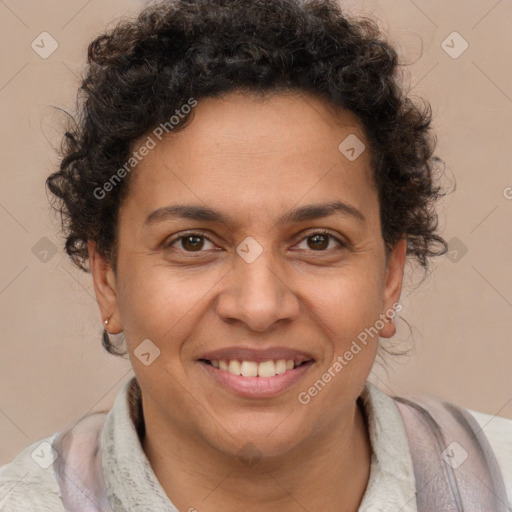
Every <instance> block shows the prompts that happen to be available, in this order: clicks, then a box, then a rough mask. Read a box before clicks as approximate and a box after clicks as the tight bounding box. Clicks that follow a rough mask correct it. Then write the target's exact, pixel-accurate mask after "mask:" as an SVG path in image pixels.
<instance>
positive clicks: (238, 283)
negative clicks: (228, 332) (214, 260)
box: [218, 241, 299, 331]
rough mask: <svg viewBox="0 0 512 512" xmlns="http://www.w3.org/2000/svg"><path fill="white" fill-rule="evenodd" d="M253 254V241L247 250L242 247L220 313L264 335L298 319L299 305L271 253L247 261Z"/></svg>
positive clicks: (263, 251)
mask: <svg viewBox="0 0 512 512" xmlns="http://www.w3.org/2000/svg"><path fill="white" fill-rule="evenodd" d="M244 249H245V250H246V253H244V252H243V250H244ZM247 249H248V250H247ZM261 249H263V248H261ZM254 250H255V247H254V246H252V247H251V241H249V242H248V246H244V243H242V244H240V246H239V248H238V251H237V252H239V254H240V255H239V254H236V256H235V259H234V262H233V269H232V272H231V273H230V274H231V279H230V285H229V289H228V290H225V293H224V294H223V297H221V299H220V301H219V304H218V312H219V314H220V315H221V316H222V317H223V318H224V319H226V320H227V319H237V320H240V321H242V322H244V323H245V324H246V325H247V326H248V327H250V328H251V329H252V330H258V331H262V330H266V329H268V328H269V327H270V326H271V325H272V324H273V323H275V322H276V321H278V320H281V319H285V318H288V319H291V318H293V317H295V316H296V315H297V314H298V310H299V305H298V300H297V298H296V297H295V295H294V293H293V290H292V289H291V287H290V285H289V284H287V283H286V282H285V281H284V280H283V277H282V276H281V275H280V274H281V272H280V271H279V264H278V262H277V261H276V258H275V257H274V255H273V254H272V251H271V250H270V249H267V248H266V249H264V250H261V252H260V254H259V255H258V256H257V257H256V258H255V259H254V260H252V259H251V258H246V257H245V255H244V254H250V252H251V251H254ZM253 254H254V253H253Z"/></svg>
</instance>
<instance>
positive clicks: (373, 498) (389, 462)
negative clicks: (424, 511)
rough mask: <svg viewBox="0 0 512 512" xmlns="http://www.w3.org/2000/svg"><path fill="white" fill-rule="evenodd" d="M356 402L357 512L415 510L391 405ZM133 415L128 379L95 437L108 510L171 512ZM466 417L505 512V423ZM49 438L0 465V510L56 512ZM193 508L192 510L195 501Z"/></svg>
mask: <svg viewBox="0 0 512 512" xmlns="http://www.w3.org/2000/svg"><path fill="white" fill-rule="evenodd" d="M362 399H363V405H364V409H365V412H366V415H367V417H368V429H369V434H370V442H371V445H372V450H373V454H372V460H371V470H370V478H369V481H368V486H367V489H366V492H365V494H364V496H363V500H362V503H361V506H360V508H359V511H358V512H417V508H416V501H415V492H416V488H415V480H414V471H413V466H412V460H411V455H410V453H409V447H408V442H407V437H406V434H405V429H404V425H403V421H402V418H401V415H400V413H399V411H398V409H397V406H396V405H395V402H394V401H393V399H392V398H390V397H389V396H388V395H386V394H385V393H384V392H383V391H381V390H380V389H378V388H377V387H375V386H374V385H372V384H371V383H367V384H366V386H365V388H364V391H363V393H362ZM139 411H140V395H139V391H138V385H137V383H136V381H135V378H132V379H131V380H130V381H128V382H127V383H126V384H125V386H124V387H123V388H122V389H121V390H120V392H119V394H118V396H117V398H116V400H115V403H114V406H113V408H112V409H111V411H110V412H109V413H108V415H107V417H106V421H105V425H104V428H103V431H102V433H101V442H102V447H103V452H102V465H103V474H104V478H105V484H106V487H107V490H108V494H109V500H110V503H111V507H112V509H113V510H114V511H115V512H148V511H151V512H164V511H165V512H178V510H177V509H176V507H174V505H173V504H172V502H171V501H170V500H169V498H168V497H167V495H166V494H165V492H164V490H163V488H162V486H161V485H160V483H159V482H158V480H157V478H156V476H155V474H154V472H153V470H152V468H151V465H150V464H149V461H148V459H147V457H146V455H145V453H144V451H143V449H142V446H141V443H140V440H139V436H138V434H137V428H136V426H137V425H139V424H140V420H141V418H140V413H139ZM469 412H471V414H473V416H474V417H475V418H476V420H477V421H478V423H479V424H480V426H481V427H482V429H483V430H484V432H485V434H486V436H487V438H488V440H489V443H490V445H491V447H492V448H493V450H494V452H495V455H496V459H497V461H498V464H499V466H500V469H501V470H502V474H503V480H504V482H505V487H506V489H507V495H508V500H509V503H508V507H509V509H510V510H511V511H512V420H508V419H505V418H500V417H493V416H491V415H488V414H483V413H477V412H474V411H469ZM56 435H57V434H54V435H53V436H50V437H48V438H45V439H42V440H39V441H36V442H34V443H32V444H31V445H29V446H28V447H27V448H25V449H24V450H23V451H22V452H21V453H20V454H19V455H18V456H17V457H16V458H15V459H14V460H13V461H12V462H11V463H9V464H7V465H4V466H2V467H0V511H2V512H25V511H27V512H29V511H30V512H64V510H65V509H64V507H63V505H62V502H61V500H60V497H59V488H58V485H57V482H56V480H55V476H54V472H53V468H52V466H51V465H50V466H49V467H48V468H47V469H44V468H42V467H40V465H38V464H37V463H36V462H35V460H36V459H37V456H36V455H37V454H42V453H43V452H42V451H41V450H43V451H44V450H47V446H46V445H43V447H41V443H42V442H47V443H49V445H51V444H52V442H53V440H54V438H55V436H56ZM33 452H34V458H33V456H32V454H33ZM76 484H77V485H78V486H79V485H80V482H76ZM191 506H193V504H192V505H191ZM196 508H197V509H200V504H199V503H198V504H196ZM182 512H184V511H182ZM482 512H483V511H482Z"/></svg>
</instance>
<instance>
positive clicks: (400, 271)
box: [379, 237, 407, 338]
mask: <svg viewBox="0 0 512 512" xmlns="http://www.w3.org/2000/svg"><path fill="white" fill-rule="evenodd" d="M406 254H407V238H406V237H403V238H401V239H400V240H399V241H398V242H397V243H396V244H395V246H394V247H393V250H392V251H391V254H390V255H389V260H388V264H387V270H386V283H385V289H384V301H383V304H382V306H383V311H382V319H383V321H384V327H383V328H382V329H380V332H379V335H380V336H381V337H382V338H391V337H392V336H394V335H395V333H396V325H395V317H396V315H397V314H398V311H400V308H397V304H398V303H399V301H400V295H401V293H402V282H403V277H404V268H405V261H406ZM388 315H389V316H388Z"/></svg>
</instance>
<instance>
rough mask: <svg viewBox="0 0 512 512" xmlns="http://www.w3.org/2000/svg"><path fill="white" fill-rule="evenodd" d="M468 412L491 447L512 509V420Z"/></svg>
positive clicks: (469, 410)
mask: <svg viewBox="0 0 512 512" xmlns="http://www.w3.org/2000/svg"><path fill="white" fill-rule="evenodd" d="M467 411H468V412H469V413H470V414H471V415H472V416H473V417H474V418H475V419H476V421H477V422H478V424H479V425H480V428H481V429H482V431H483V432H484V434H485V437H486V438H487V440H488V441H489V444H490V445H491V448H492V450H493V452H494V455H495V457H496V460H497V461H498V465H499V467H500V469H501V473H502V475H503V481H504V483H505V488H506V489H507V496H508V501H509V504H508V505H509V507H510V506H512V420H510V419H507V418H502V417H500V416H492V415H491V414H486V413H483V412H477V411H472V410H471V409H467Z"/></svg>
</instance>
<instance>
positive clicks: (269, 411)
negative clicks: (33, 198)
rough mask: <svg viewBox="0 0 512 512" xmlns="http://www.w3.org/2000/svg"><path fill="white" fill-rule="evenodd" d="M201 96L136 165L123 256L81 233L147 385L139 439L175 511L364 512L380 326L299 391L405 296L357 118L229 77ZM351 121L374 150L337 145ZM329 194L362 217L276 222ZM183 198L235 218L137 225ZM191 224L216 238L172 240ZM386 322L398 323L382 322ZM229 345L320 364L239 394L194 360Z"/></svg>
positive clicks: (115, 325) (389, 329)
mask: <svg viewBox="0 0 512 512" xmlns="http://www.w3.org/2000/svg"><path fill="white" fill-rule="evenodd" d="M194 110H195V113H194V118H193V119H192V121H191V122H190V124H188V125H187V126H186V127H185V128H184V129H183V130H181V131H177V132H175V133H171V134H170V135H169V136H167V137H166V138H165V139H164V140H163V141H162V142H160V143H158V145H157V146H156V147H155V148H154V149H152V150H151V151H150V152H149V154H148V155H147V156H146V157H145V158H144V159H143V160H142V161H141V162H140V163H139V165H138V166H137V169H136V171H134V174H133V176H132V180H131V183H130V188H129V192H128V194H127V197H126V199H125V200H124V202H123V204H122V206H121V209H120V217H119V245H118V255H117V268H116V272H114V271H113V270H112V268H111V265H110V263H109V262H108V261H106V260H105V259H103V258H102V257H101V256H100V255H99V254H98V252H97V250H96V246H95V244H94V242H90V243H89V254H90V261H91V268H92V270H93V278H94V286H95V290H96V295H97V299H98V302H99V306H100V309H101V311H102V313H103V315H104V316H103V319H104V318H107V317H110V321H109V331H110V332H111V333H118V332H121V331H123V332H124V335H125V338H126V343H127V347H128V350H129V354H130V359H131V363H132V365H133V369H134V372H135V375H136V377H137V380H138V382H139V384H140V387H141V389H142V396H143V411H144V418H145V422H146V437H145V439H144V442H143V448H144V451H145V453H146V454H147V457H148V459H149V461H150V463H151V465H152V467H153V469H154V471H155V474H156V476H157V478H158V480H159V481H160V483H161V484H162V487H163V488H164V490H165V491H166V493H167V495H168V496H169V497H170V499H171V500H172V501H173V503H174V504H175V505H176V506H177V507H178V509H179V510H184V511H186V510H194V509H196V510H200V511H201V512H210V511H218V510H223V511H228V512H231V511H233V512H234V511H235V510H236V511H238V510H240V506H241V504H243V509H244V510H246V511H249V512H251V511H261V510H267V511H278V510H279V511H280V512H283V511H285V512H286V511H297V510H341V511H346V512H354V511H356V510H357V509H358V507H359V504H360V502H361V499H362V496H363V494H364V491H365V489H366V486H367V483H368V477H369V472H370V457H371V446H370V442H369V438H368V432H367V426H366V422H365V419H364V415H363V414H362V410H361V407H360V405H359V402H358V400H357V398H358V396H359V395H360V393H361V391H362V389H363V387H364V385H365V382H366V379H367V377H368V375H369V372H370V371H371V368H372V365H373V363H374V360H375V356H376V352H377V347H378V343H379V339H378V338H379V337H378V336H374V337H373V338H369V340H368V343H367V345H366V346H363V347H362V350H361V351H360V352H359V353H358V354H357V355H355V356H354V358H353V359H352V360H351V361H350V362H349V363H348V364H347V365H346V366H345V367H344V368H343V370H342V371H341V372H339V373H337V374H336V377H335V378H333V379H332V380H331V382H329V384H328V385H327V386H325V388H324V389H322V391H321V392H320V393H318V394H317V395H316V396H315V397H314V398H312V399H311V401H310V402H309V403H308V404H307V405H303V404H301V403H300V402H299V401H298V399H297V395H298V393H299V392H301V391H307V389H308V388H309V387H310V386H311V385H312V384H313V383H314V382H315V381H317V380H318V379H319V378H321V376H322V374H323V373H324V372H326V371H327V370H328V369H329V368H330V367H332V366H333V363H334V362H335V361H336V358H337V357H338V356H339V355H343V354H344V353H345V352H346V351H347V350H348V349H349V347H350V345H351V343H352V341H353V340H356V339H357V336H358V334H359V333H361V332H362V331H363V330H364V329H365V328H368V327H371V326H373V325H375V322H376V320H378V319H379V315H381V314H384V313H385V312H386V311H387V310H390V308H392V307H393V305H394V304H396V303H397V302H398V301H399V298H400V292H401V287H402V278H403V270H404V263H405V255H406V242H405V238H404V239H402V240H401V241H400V242H398V243H397V244H396V246H395V247H394V248H393V250H392V252H391V254H390V255H389V258H388V259H386V253H385V246H384V241H383V239H382V235H381V225H380V216H379V203H378V196H377V191H376V189H375V186H374V182H373V179H372V175H371V171H370V153H369V150H368V148H369V143H368V141H367V138H366V136H365V134H364V130H363V128H362V125H361V123H360V122H359V120H358V119H357V117H356V116H354V115H353V114H352V113H350V112H348V111H346V110H337V111H335V110H333V109H332V108H331V107H329V106H328V105H327V104H326V103H325V102H324V101H323V100H321V99H318V98H316V97H313V96H310V95H306V94H285V93H279V94H274V95H267V96H265V97H264V98H259V97H256V96H254V95H248V94H247V93H246V94H242V93H239V92H236V93H230V94H228V95H226V96H224V97H223V98H215V99H204V100H201V101H200V102H199V104H198V106H197V107H196V108H195V109H194ZM350 134H355V135H356V136H357V137H358V138H359V139H360V140H361V141H363V143H364V144H365V145H366V148H367V149H366V150H365V151H364V152H363V153H362V154H361V155H360V156H359V157H358V158H357V159H356V160H354V161H349V160H348V159H347V158H346V157H345V156H344V155H343V154H342V153H341V152H340V151H339V150H338V146H339V144H340V143H341V142H342V141H343V140H344V139H345V138H346V137H347V136H348V135H350ZM331 201H343V202H344V203H346V204H348V205H351V206H352V207H354V208H357V210H359V211H360V213H361V214H362V215H363V216H364V221H361V220H359V219H358V218H357V217H355V216H353V215H348V214H339V213H338V214H332V215H329V216H325V217H322V218H317V219H311V220H302V221H300V222H294V223H291V224H282V225H281V224H278V223H277V219H278V218H279V217H280V216H281V215H283V214H284V213H285V212H287V211H289V210H291V209H294V208H297V207H300V206H304V205H310V204H320V203H328V202H331ZM173 204H190V205H197V206H207V207H209V208H213V209H215V210H219V211H221V212H222V213H224V214H225V215H228V216H229V217H231V219H232V221H233V223H232V224H231V223H230V224H227V225H224V224H222V223H218V222H210V221H203V220H187V219H182V218H165V219H163V218H161V219H160V221H158V222H154V223H149V224H147V223H145V220H146V218H147V217H148V215H149V214H150V213H151V212H153V211H154V210H156V209H158V208H162V207H166V206H169V205H173ZM318 229H325V230H328V231H329V233H330V234H332V235H333V236H334V237H336V238H337V239H339V240H340V241H342V242H344V243H345V246H343V245H341V244H340V243H338V242H336V240H335V239H330V241H329V242H328V240H329V238H325V239H321V240H320V242H321V243H319V244H318V245H320V246H321V248H318V245H315V244H314V243H311V242H312V237H311V235H312V234H313V233H315V231H317V230H318ZM186 230H194V231H200V232H202V233H203V234H204V235H206V236H207V237H209V238H210V240H211V242H210V241H208V240H206V239H202V238H200V239H199V240H192V241H193V242H196V245H195V246H194V245H193V244H190V243H188V244H187V242H186V240H182V241H180V240H177V241H176V240H174V241H173V239H174V238H175V237H176V236H179V235H180V234H184V233H183V232H185V231H186ZM247 236H251V237H253V238H254V239H255V240H256V241H257V242H258V243H259V244H260V246H261V247H262V248H263V252H262V253H261V255H260V256H259V257H258V258H257V259H256V260H255V261H254V262H252V263H250V264H249V263H247V262H246V261H244V260H243V259H242V258H241V257H240V256H239V255H238V254H237V253H236V248H237V246H239V245H240V244H241V242H242V241H243V240H244V239H245V238H246V237H247ZM166 242H168V243H170V244H172V245H169V244H168V247H167V248H165V247H164V245H165V243H166ZM189 242H190V239H189ZM197 242H199V244H197ZM327 242H328V243H327ZM183 244H185V245H183ZM197 245H199V249H197V248H196V249H195V250H194V247H197ZM191 247H192V248H191ZM394 334H395V325H394V323H393V322H392V321H387V322H385V323H384V326H383V327H382V329H380V332H379V335H380V336H381V337H384V338H389V337H391V336H393V335H394ZM145 339H150V340H151V341H152V342H153V343H154V344H155V345H156V346H157V347H158V349H159V350H160V356H159V357H158V358H157V359H155V361H154V362H153V363H152V364H150V365H149V366H145V365H144V364H142V363H141V362H140V361H139V359H138V358H137V357H135V356H134V353H133V352H134V350H135V349H136V348H137V346H138V345H139V344H140V343H141V341H142V340H145ZM234 345H244V346H249V347H262V348H266V347H271V346H276V345H278V346H284V347H291V348H294V349H298V350H303V351H307V352H309V353H310V354H312V355H313V356H314V360H315V362H314V364H313V365H312V366H311V367H310V368H309V370H308V372H307V373H306V374H305V375H304V377H303V378H302V379H301V380H300V382H299V383H298V384H297V385H295V386H294V387H293V388H292V389H290V390H287V391H285V392H284V393H282V394H280V395H279V396H275V397H272V398H266V399H261V398H259V399H254V398H243V397H240V396H237V395H235V394H233V393H231V392H230V391H227V390H225V389H224V388H221V387H220V386H219V385H217V384H216V383H214V381H213V380H212V379H211V378H210V377H209V376H208V375H207V374H206V372H204V371H203V369H202V368H201V367H200V365H199V364H198V362H197V358H198V357H199V356H200V354H201V353H204V352H205V351H208V350H213V349H217V348H223V347H231V346H234ZM240 450H242V453H247V452H248V453H249V454H251V453H253V455H255V456H254V457H253V458H252V459H251V458H250V457H249V459H247V458H244V457H242V456H241V455H240Z"/></svg>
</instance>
